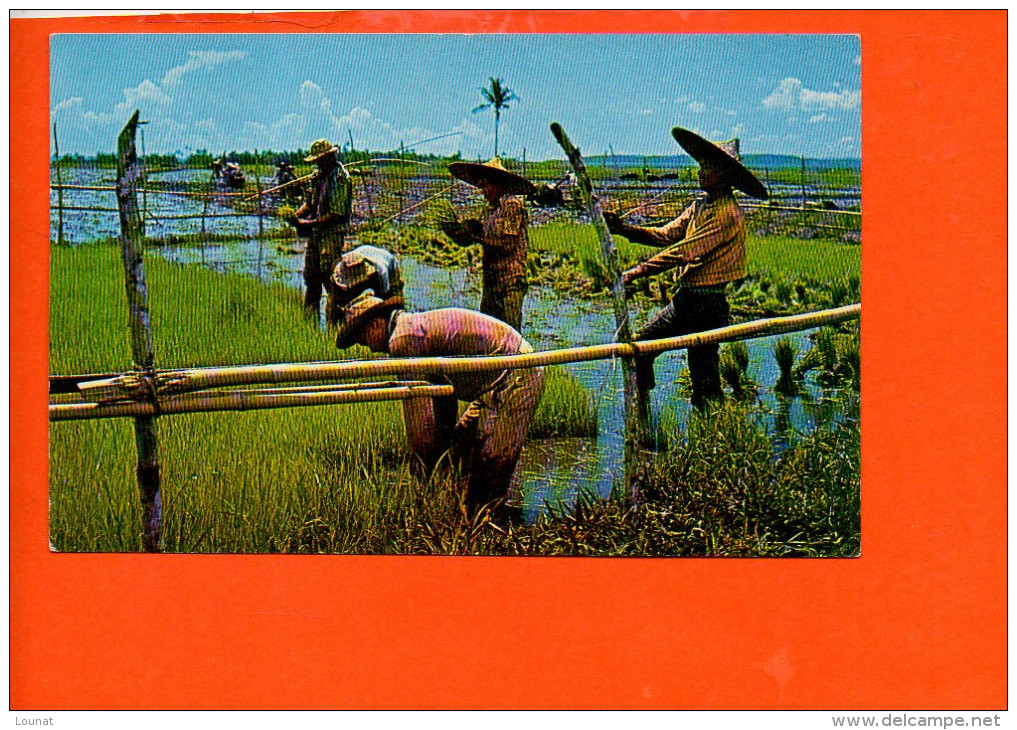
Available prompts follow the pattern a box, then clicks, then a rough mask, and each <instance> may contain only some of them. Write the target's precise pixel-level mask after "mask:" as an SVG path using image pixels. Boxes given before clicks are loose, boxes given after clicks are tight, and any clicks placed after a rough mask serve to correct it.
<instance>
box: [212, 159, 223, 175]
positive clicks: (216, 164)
mask: <svg viewBox="0 0 1017 730" xmlns="http://www.w3.org/2000/svg"><path fill="white" fill-rule="evenodd" d="M220 177H222V158H220V159H218V160H212V179H213V180H218V179H219V178H220Z"/></svg>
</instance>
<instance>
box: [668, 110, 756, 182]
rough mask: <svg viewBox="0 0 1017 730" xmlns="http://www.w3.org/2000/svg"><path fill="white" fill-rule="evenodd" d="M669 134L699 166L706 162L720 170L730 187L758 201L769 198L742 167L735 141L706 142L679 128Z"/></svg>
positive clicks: (745, 168) (693, 133)
mask: <svg viewBox="0 0 1017 730" xmlns="http://www.w3.org/2000/svg"><path fill="white" fill-rule="evenodd" d="M671 134H672V135H673V136H674V138H675V140H676V141H677V142H678V144H680V145H681V146H682V147H683V148H684V149H685V151H686V152H688V153H689V154H690V155H692V156H693V157H694V158H695V159H696V162H698V163H699V164H703V163H707V162H708V163H710V164H711V165H713V166H714V167H718V168H720V169H721V170H722V171H723V172H724V174H725V175H726V176H727V178H728V181H729V182H730V183H731V187H733V188H737V189H738V190H741V191H742V192H743V193H745V194H747V195H751V196H752V197H753V198H757V199H759V200H766V199H767V198H769V197H770V194H769V193H768V192H767V191H766V187H765V186H764V185H763V183H761V182H759V180H758V179H756V176H755V175H753V174H752V173H751V172H749V170H748V168H747V167H745V166H744V165H742V163H741V157H740V156H739V154H738V140H737V139H731V140H728V141H727V142H717V143H713V142H708V141H707V140H705V139H703V138H702V137H700V136H699V135H698V134H696V133H695V132H690V131H689V130H687V129H683V128H681V127H675V128H674V129H672V130H671Z"/></svg>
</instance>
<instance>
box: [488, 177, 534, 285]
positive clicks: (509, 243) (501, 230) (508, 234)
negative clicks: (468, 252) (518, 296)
mask: <svg viewBox="0 0 1017 730" xmlns="http://www.w3.org/2000/svg"><path fill="white" fill-rule="evenodd" d="M528 223H529V216H528V215H527V213H526V206H525V205H524V204H523V199H522V198H519V197H516V196H514V195H506V196H505V197H503V198H502V199H501V200H500V201H498V205H497V206H496V207H495V208H494V210H492V211H491V214H490V215H489V216H488V217H487V220H486V221H484V240H483V244H484V289H485V290H490V291H506V290H516V289H526V287H527V282H526V254H527V252H528V251H529V248H530V239H529V236H528V235H527V233H526V227H527V224H528Z"/></svg>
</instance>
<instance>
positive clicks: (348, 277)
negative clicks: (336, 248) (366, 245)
mask: <svg viewBox="0 0 1017 730" xmlns="http://www.w3.org/2000/svg"><path fill="white" fill-rule="evenodd" d="M372 273H373V272H372V271H371V266H370V262H369V261H368V260H367V259H366V258H364V256H362V255H361V254H359V253H357V252H356V251H347V252H346V253H344V254H343V255H342V258H341V259H339V263H337V264H336V265H335V270H334V271H333V272H332V281H334V282H335V283H336V286H338V287H341V288H343V289H349V288H351V287H354V286H356V285H357V284H360V283H362V282H364V281H367V280H368V279H369V278H371V274H372Z"/></svg>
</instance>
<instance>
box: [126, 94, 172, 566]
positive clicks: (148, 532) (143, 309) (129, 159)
mask: <svg viewBox="0 0 1017 730" xmlns="http://www.w3.org/2000/svg"><path fill="white" fill-rule="evenodd" d="M139 116H140V112H139V111H137V110H135V112H134V114H132V115H131V118H130V120H129V121H128V122H127V124H126V126H124V128H123V130H122V131H121V132H120V136H119V138H118V139H117V202H118V204H119V208H120V251H121V256H122V258H123V263H124V283H125V287H126V289H127V307H128V326H129V327H130V331H131V353H132V357H133V359H134V365H135V367H136V368H137V369H138V370H141V371H147V372H150V373H154V371H155V351H154V347H153V346H152V325H151V320H150V317H149V311H148V293H147V291H146V287H145V266H144V262H143V260H142V243H141V242H142V237H143V235H144V232H143V231H144V229H143V227H142V221H141V216H140V215H139V213H138V198H137V192H136V189H135V188H136V186H137V181H138V176H139V174H140V170H139V166H138V156H137V151H136V150H135V147H134V135H135V133H136V131H137V128H138V117H139ZM155 419H156V414H155V413H152V414H147V415H139V416H137V417H135V419H134V439H135V444H136V446H137V451H138V462H137V478H138V488H139V490H140V492H141V509H142V519H143V522H144V524H143V534H142V542H143V544H144V548H145V550H147V551H156V550H158V549H159V546H160V537H161V529H162V525H161V523H162V495H161V494H160V484H159V481H160V478H159V439H158V434H157V431H156V420H155Z"/></svg>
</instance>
